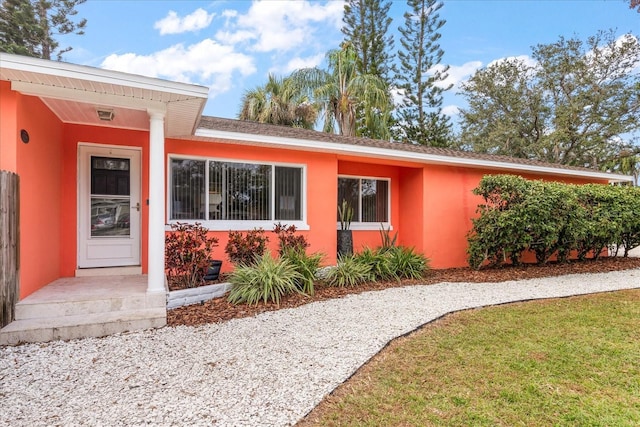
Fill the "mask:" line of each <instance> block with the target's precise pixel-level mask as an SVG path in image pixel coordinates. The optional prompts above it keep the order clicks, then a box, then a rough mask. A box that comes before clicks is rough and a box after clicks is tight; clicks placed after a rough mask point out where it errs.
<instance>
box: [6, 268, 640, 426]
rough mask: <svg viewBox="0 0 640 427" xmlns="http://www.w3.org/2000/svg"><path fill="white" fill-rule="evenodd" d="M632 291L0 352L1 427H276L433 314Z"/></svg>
mask: <svg viewBox="0 0 640 427" xmlns="http://www.w3.org/2000/svg"><path fill="white" fill-rule="evenodd" d="M637 287H640V269H636V270H627V271H621V272H612V273H602V274H585V275H570V276H562V277H554V278H544V279H532V280H523V281H517V282H503V283H476V284H473V283H441V284H437V285H430V286H412V287H406V288H393V289H387V290H383V291H377V292H367V293H363V294H360V295H351V296H348V297H346V298H342V299H336V300H330V301H323V302H317V303H312V304H308V305H305V306H302V307H298V308H295V309H286V310H279V311H275V312H269V313H263V314H261V315H258V316H256V317H252V318H246V319H236V320H231V321H229V322H226V323H222V324H212V325H206V326H201V327H177V328H169V327H167V328H163V329H159V330H150V331H142V332H134V333H127V334H121V335H115V336H111V337H107V338H100V339H82V340H74V341H70V342H53V343H48V344H35V345H34V344H30V345H22V346H18V347H4V348H0V425H10V426H55V425H64V426H67V425H73V426H76V425H95V426H117V425H162V426H164V425H216V426H285V425H291V424H294V423H295V422H297V421H298V420H299V419H301V418H302V417H303V416H304V415H305V414H307V413H308V412H309V411H310V410H311V409H313V407H314V406H315V405H317V404H318V403H319V402H320V401H321V400H322V398H323V397H324V396H325V395H326V394H327V393H329V392H331V391H332V390H333V389H334V388H335V387H337V386H338V385H339V384H340V383H342V382H343V381H345V380H346V379H347V378H349V377H350V376H351V375H352V374H353V373H354V372H355V371H356V370H357V369H358V368H359V367H360V366H361V365H362V364H364V363H365V362H366V361H367V360H369V359H370V358H371V357H372V356H373V355H375V354H376V353H377V352H378V351H380V349H381V348H382V347H384V345H385V344H387V343H388V342H389V341H390V340H392V339H393V338H395V337H398V336H399V335H402V334H405V333H407V332H409V331H412V330H414V329H416V328H417V327H419V326H421V325H423V324H425V323H428V322H430V321H432V320H433V319H436V318H438V317H440V316H442V315H443V314H446V313H449V312H452V311H457V310H462V309H466V308H471V307H479V306H485V305H491V304H499V303H505V302H511V301H519V300H527V299H536V298H549V297H562V296H569V295H577V294H585V293H594V292H603V291H612V290H618V289H629V288H637Z"/></svg>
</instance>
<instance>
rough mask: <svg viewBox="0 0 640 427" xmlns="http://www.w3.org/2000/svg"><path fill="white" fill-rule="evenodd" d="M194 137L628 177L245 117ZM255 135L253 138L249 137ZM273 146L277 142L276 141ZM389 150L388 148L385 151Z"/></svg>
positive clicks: (204, 123) (205, 127)
mask: <svg viewBox="0 0 640 427" xmlns="http://www.w3.org/2000/svg"><path fill="white" fill-rule="evenodd" d="M197 127H198V129H197V131H196V136H201V137H209V138H211V137H213V138H216V137H217V138H220V139H227V140H237V141H239V142H242V141H246V142H254V143H255V142H260V141H261V142H264V143H268V142H269V141H271V140H272V141H273V142H274V143H277V141H283V140H290V141H296V142H297V144H298V146H299V147H300V148H304V149H307V150H311V151H314V150H316V149H317V151H326V150H321V149H320V148H321V147H320V146H321V145H323V143H324V144H331V145H334V144H337V147H341V146H345V147H344V148H346V147H357V148H359V150H358V151H361V152H362V154H363V155H366V154H367V152H368V151H375V152H376V153H381V150H383V151H384V152H388V153H393V152H395V153H398V154H400V153H405V154H404V156H405V157H406V154H407V153H415V154H416V156H415V157H416V158H415V160H416V161H420V158H421V157H425V156H426V157H428V158H430V159H440V158H441V159H443V162H444V163H446V159H450V160H451V161H452V163H465V164H469V165H474V164H476V163H477V166H487V164H496V165H498V164H501V165H504V167H503V168H504V169H515V170H540V169H543V170H547V169H550V171H548V173H549V172H552V171H554V170H555V171H557V173H558V174H561V175H574V176H589V177H594V178H599V179H608V180H610V181H630V180H631V179H632V178H631V177H629V176H626V175H619V174H611V173H606V172H601V171H597V170H594V169H588V168H581V167H574V166H564V165H559V164H555V163H547V162H541V161H538V160H532V159H522V158H515V157H508V156H498V155H492V154H483V153H472V152H467V151H460V150H453V149H449V148H437V147H427V146H424V145H417V144H404V143H398V142H389V141H382V140H376V139H370V138H359V137H347V136H342V135H336V134H331V133H326V132H318V131H314V130H308V129H301V128H293V127H289V126H277V125H270V124H264V123H257V122H251V121H245V120H233V119H224V118H219V117H210V116H203V117H201V119H200V122H199V124H198V126H197ZM251 136H255V137H256V138H252V137H251ZM276 145H277V144H276ZM388 150H392V151H388Z"/></svg>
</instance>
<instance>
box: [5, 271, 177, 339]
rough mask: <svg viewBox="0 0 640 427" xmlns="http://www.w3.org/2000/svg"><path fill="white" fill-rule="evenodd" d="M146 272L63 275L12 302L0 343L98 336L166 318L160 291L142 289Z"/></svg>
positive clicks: (159, 322)
mask: <svg viewBox="0 0 640 427" xmlns="http://www.w3.org/2000/svg"><path fill="white" fill-rule="evenodd" d="M147 289H148V285H147V276H146V275H126V276H124V275H123V276H91V277H66V278H61V279H58V280H55V281H54V282H52V283H50V284H48V285H47V286H45V287H43V288H42V289H39V290H38V291H36V292H34V293H33V294H31V295H29V296H28V297H26V298H24V299H23V300H21V301H20V302H18V303H17V304H16V309H15V320H14V321H13V322H11V323H10V324H8V325H7V326H5V327H4V328H2V329H0V345H14V344H19V343H26V342H46V341H53V340H69V339H74V338H84V337H102V336H106V335H111V334H116V333H120V332H126V331H132V330H140V329H149V328H159V327H162V326H164V325H166V323H167V311H166V303H167V301H166V293H165V292H148V291H147Z"/></svg>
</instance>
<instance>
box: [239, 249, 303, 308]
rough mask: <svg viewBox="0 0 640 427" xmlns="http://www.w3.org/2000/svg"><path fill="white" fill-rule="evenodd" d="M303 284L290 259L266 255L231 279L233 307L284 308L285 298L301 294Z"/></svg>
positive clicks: (241, 265) (241, 267)
mask: <svg viewBox="0 0 640 427" xmlns="http://www.w3.org/2000/svg"><path fill="white" fill-rule="evenodd" d="M302 280H303V278H302V276H301V275H300V273H299V272H298V271H297V270H296V266H295V265H294V264H293V263H292V262H291V261H289V260H288V259H286V258H278V259H274V258H272V257H271V254H269V253H265V254H263V255H262V256H260V257H257V258H255V263H254V264H253V265H248V264H240V265H238V266H237V267H236V269H235V270H234V271H233V273H231V275H230V276H229V282H231V291H230V292H229V297H228V300H229V302H231V303H233V304H240V303H248V304H257V303H258V302H260V301H264V302H265V303H266V302H270V301H272V302H275V303H276V304H280V299H281V298H282V296H284V295H287V294H291V293H293V292H298V283H300V282H301V281H302Z"/></svg>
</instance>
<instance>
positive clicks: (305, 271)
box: [282, 248, 324, 295]
mask: <svg viewBox="0 0 640 427" xmlns="http://www.w3.org/2000/svg"><path fill="white" fill-rule="evenodd" d="M282 258H283V259H285V260H287V261H289V262H290V263H291V264H292V265H293V266H294V268H295V269H296V271H297V272H298V273H299V274H300V279H299V280H298V282H297V283H296V286H297V288H298V290H299V291H300V292H302V293H304V294H306V295H313V294H314V293H315V290H314V283H315V280H316V272H317V271H318V268H319V267H320V263H321V262H322V258H324V256H323V255H322V254H319V253H314V254H311V255H309V254H307V253H306V252H305V251H304V250H303V249H300V248H289V249H285V250H284V253H283V254H282Z"/></svg>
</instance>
